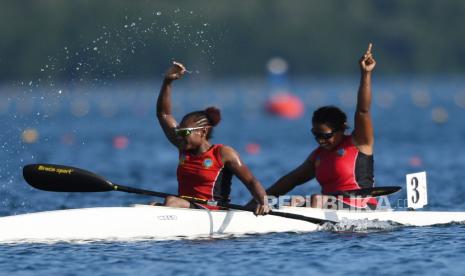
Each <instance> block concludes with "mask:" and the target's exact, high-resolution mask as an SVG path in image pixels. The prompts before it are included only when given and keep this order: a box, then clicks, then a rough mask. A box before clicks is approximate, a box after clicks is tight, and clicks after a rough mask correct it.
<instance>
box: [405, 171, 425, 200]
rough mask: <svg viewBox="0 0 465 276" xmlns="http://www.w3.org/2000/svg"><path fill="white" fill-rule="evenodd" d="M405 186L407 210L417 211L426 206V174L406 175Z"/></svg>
mask: <svg viewBox="0 0 465 276" xmlns="http://www.w3.org/2000/svg"><path fill="white" fill-rule="evenodd" d="M406 186H407V207H408V208H412V209H419V208H423V206H425V205H427V204H428V192H427V189H426V172H418V173H411V174H407V176H406Z"/></svg>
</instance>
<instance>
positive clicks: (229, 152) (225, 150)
mask: <svg viewBox="0 0 465 276" xmlns="http://www.w3.org/2000/svg"><path fill="white" fill-rule="evenodd" d="M220 153H221V157H222V158H223V159H227V158H238V157H239V153H238V152H237V151H236V150H235V149H233V148H232V147H230V146H226V145H223V146H222V147H221V148H220Z"/></svg>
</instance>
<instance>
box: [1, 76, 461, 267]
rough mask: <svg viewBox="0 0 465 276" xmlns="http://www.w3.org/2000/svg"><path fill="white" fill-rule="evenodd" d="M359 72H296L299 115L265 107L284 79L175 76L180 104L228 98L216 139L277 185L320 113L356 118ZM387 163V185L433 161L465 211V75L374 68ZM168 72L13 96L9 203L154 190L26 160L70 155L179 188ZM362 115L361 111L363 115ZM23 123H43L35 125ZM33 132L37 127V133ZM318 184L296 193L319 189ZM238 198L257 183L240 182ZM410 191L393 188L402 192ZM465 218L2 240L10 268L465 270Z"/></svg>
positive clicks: (28, 208)
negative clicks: (42, 173)
mask: <svg viewBox="0 0 465 276" xmlns="http://www.w3.org/2000/svg"><path fill="white" fill-rule="evenodd" d="M357 80H358V78H356V77H353V78H350V77H348V78H337V79H331V80H325V79H318V80H317V79H310V80H305V81H304V80H295V81H293V82H291V85H289V86H288V87H285V88H286V90H288V91H291V92H293V93H295V94H296V95H298V96H299V97H300V98H301V99H302V100H303V102H304V104H305V106H306V112H305V115H304V117H302V118H301V119H297V120H286V119H283V118H278V117H274V116H271V115H269V114H267V113H266V112H265V109H264V106H265V102H266V100H267V99H268V98H269V97H270V96H271V94H272V93H274V92H276V91H277V89H275V88H273V87H271V85H269V84H268V83H265V82H260V81H255V80H252V81H248V80H247V81H246V80H241V81H222V82H220V81H217V82H213V83H203V82H198V81H197V82H196V81H195V80H185V81H183V82H180V83H179V84H178V83H176V84H175V85H176V86H175V90H174V103H175V104H174V112H175V113H176V115H177V118H180V117H181V116H182V115H183V114H185V113H186V112H188V111H192V110H195V109H202V108H205V107H207V106H209V105H216V106H219V107H220V108H221V109H222V111H223V121H222V122H221V124H220V125H219V126H218V127H217V129H216V130H215V134H214V138H213V142H215V143H223V144H227V145H230V146H232V147H234V148H235V149H236V150H237V151H238V152H239V153H240V154H241V156H242V158H243V159H244V162H245V163H247V165H248V166H249V167H250V168H251V169H252V171H253V172H254V173H255V175H256V176H257V178H258V179H260V180H261V181H262V183H263V184H264V186H269V185H271V184H272V183H273V181H276V180H277V178H279V177H280V176H281V175H283V174H285V173H286V172H288V171H289V170H291V169H292V168H294V167H295V166H297V165H299V164H300V162H302V161H303V160H304V159H305V158H306V157H307V155H308V154H309V153H310V152H311V150H312V149H313V148H314V147H315V146H316V143H315V141H314V140H313V139H312V137H311V136H310V127H309V125H310V123H309V122H310V118H311V112H312V111H313V110H314V109H315V108H316V107H318V106H320V105H324V104H335V105H338V106H340V107H341V108H342V109H344V110H345V111H346V112H347V113H348V114H349V118H350V119H352V116H353V115H352V114H353V108H354V104H355V103H354V99H355V93H356V90H357V82H356V81H357ZM374 83H375V86H374V99H373V117H374V123H375V127H376V145H375V173H376V181H377V185H378V186H382V185H404V184H403V183H404V181H405V174H406V173H411V172H417V171H426V172H427V174H428V189H429V198H428V200H429V205H428V207H427V208H426V209H427V210H455V211H458V210H465V203H464V201H463V198H464V197H465V189H464V188H463V186H464V185H463V184H464V183H463V179H464V176H465V173H464V170H463V168H464V167H465V158H464V157H465V149H464V141H465V139H464V138H465V126H464V124H463V118H464V117H465V116H464V115H465V109H464V108H465V94H464V91H465V82H463V81H462V80H460V79H455V78H439V77H438V78H429V79H418V80H414V81H412V80H407V79H382V78H380V79H375V81H374ZM158 86H159V84H158V83H120V84H113V85H112V86H111V87H108V86H105V87H79V88H77V87H69V88H66V89H65V88H64V89H63V91H62V93H60V94H57V93H56V92H53V91H49V90H46V89H44V90H37V91H33V92H23V91H15V92H14V93H13V92H12V91H11V89H10V88H9V86H8V85H6V86H3V88H2V91H1V94H0V98H1V102H2V104H1V105H0V118H1V120H0V126H1V127H2V134H1V136H0V144H1V145H2V151H1V152H0V154H1V160H2V164H1V165H0V203H1V205H0V215H2V216H6V215H14V214H20V213H28V212H37V211H43V210H54V209H64V208H80V207H94V206H127V205H129V204H133V203H146V202H149V201H151V200H153V199H154V198H150V197H146V196H139V195H130V194H125V193H117V192H113V193H95V194H92V193H89V194H82V193H79V194H78V193H69V194H68V193H51V192H44V191H38V190H34V189H33V188H31V187H29V186H27V184H26V183H25V182H24V180H23V179H22V177H21V168H22V166H24V165H25V164H29V163H34V162H47V163H56V164H66V165H72V166H75V167H80V168H84V169H87V170H90V171H92V172H96V173H98V174H100V175H103V176H105V177H106V178H108V179H110V180H112V181H114V182H116V183H120V184H123V185H128V186H134V187H138V188H144V189H151V190H156V191H161V192H168V193H175V192H176V180H175V170H176V165H177V152H176V150H175V149H174V148H172V146H171V145H170V144H169V143H168V142H167V141H166V140H165V138H164V136H163V134H162V132H161V130H160V129H159V126H158V123H157V122H156V119H155V116H154V103H155V99H156V92H157V91H158ZM350 124H352V122H350ZM24 131H26V133H29V135H31V133H32V134H38V137H35V136H34V135H32V136H28V137H25V134H24ZM26 136H27V135H26ZM317 191H318V184H316V183H315V182H310V183H309V184H305V185H302V186H300V187H298V188H297V189H296V190H295V191H293V192H292V193H293V194H306V195H307V194H311V193H314V192H317ZM232 197H233V201H234V202H235V203H245V202H247V201H248V199H249V194H248V192H247V190H246V189H245V188H244V187H243V185H242V184H241V183H240V182H239V181H237V180H235V182H234V184H233V191H232ZM404 198H405V193H404V192H400V193H397V194H396V195H394V196H392V197H391V203H392V204H393V205H394V206H393V207H396V204H397V203H398V202H399V201H398V200H400V201H402V200H403V199H404ZM464 237H465V226H464V225H462V224H453V225H444V226H436V227H422V228H419V227H384V228H383V227H380V229H378V230H376V231H320V232H315V233H306V234H298V233H275V234H267V235H250V236H245V237H229V238H224V237H223V238H212V239H202V240H176V241H150V240H149V241H134V242H101V241H97V242H82V243H55V244H3V245H0V271H2V273H5V274H7V273H8V274H15V275H49V274H50V273H58V274H65V275H68V274H69V275H108V274H113V275H127V274H136V273H139V274H141V275H147V274H153V273H155V274H157V273H160V272H162V273H163V274H166V275H178V274H190V275H200V274H202V275H215V274H218V273H222V274H226V275H243V274H245V273H253V274H257V275H264V274H277V273H278V274H281V273H288V274H290V275H296V274H301V273H303V274H315V273H330V274H338V275H341V274H347V273H376V274H400V273H414V274H435V275H436V274H450V273H457V274H462V273H464V270H463V269H462V268H461V266H460V265H459V264H460V263H461V261H462V259H463V258H464V257H465V242H464Z"/></svg>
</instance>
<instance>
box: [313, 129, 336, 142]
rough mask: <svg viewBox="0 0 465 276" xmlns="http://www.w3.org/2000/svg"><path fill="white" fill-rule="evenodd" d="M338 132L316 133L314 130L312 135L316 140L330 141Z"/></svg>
mask: <svg viewBox="0 0 465 276" xmlns="http://www.w3.org/2000/svg"><path fill="white" fill-rule="evenodd" d="M336 132H338V130H333V131H331V132H316V131H314V130H313V129H312V134H313V136H315V139H317V140H319V139H322V140H328V139H331V138H333V136H334V134H336Z"/></svg>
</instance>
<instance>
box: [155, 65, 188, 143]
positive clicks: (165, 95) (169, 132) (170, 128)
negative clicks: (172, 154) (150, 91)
mask: <svg viewBox="0 0 465 276" xmlns="http://www.w3.org/2000/svg"><path fill="white" fill-rule="evenodd" d="M185 71H186V68H185V67H184V65H182V64H181V63H177V62H173V65H172V66H171V67H170V68H169V69H168V71H166V73H165V78H164V79H163V84H162V85H161V89H160V94H159V95H158V100H157V118H158V122H159V123H160V126H161V128H162V129H163V132H164V133H165V135H166V137H167V138H168V140H169V141H170V142H171V143H172V144H173V145H175V146H176V147H178V140H177V139H176V134H175V132H174V129H175V128H176V126H177V125H178V124H177V122H176V119H175V118H174V116H173V114H172V113H171V83H172V82H173V81H174V80H177V79H179V78H180V77H182V75H183V74H184V72H185Z"/></svg>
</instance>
